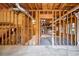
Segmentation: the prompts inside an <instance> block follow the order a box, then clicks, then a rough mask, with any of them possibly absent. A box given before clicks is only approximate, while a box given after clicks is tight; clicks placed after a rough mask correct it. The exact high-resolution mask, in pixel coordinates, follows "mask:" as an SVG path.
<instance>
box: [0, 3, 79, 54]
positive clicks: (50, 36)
mask: <svg viewBox="0 0 79 59" xmlns="http://www.w3.org/2000/svg"><path fill="white" fill-rule="evenodd" d="M78 35H79V3H0V55H11V54H12V55H21V53H20V52H17V51H19V50H20V51H22V52H25V51H27V50H28V51H30V50H31V52H32V53H33V55H34V53H35V51H36V50H37V51H36V53H37V55H38V54H40V55H42V53H43V52H44V51H45V50H44V48H43V47H45V48H47V47H48V48H50V49H48V53H47V55H53V54H51V53H53V52H57V51H58V50H56V48H58V49H60V48H61V47H63V48H61V50H62V49H66V50H67V49H70V50H71V49H74V50H75V49H77V50H78V49H79V47H78V46H79V37H78ZM24 48H25V49H24ZM28 48H29V49H30V48H31V49H30V50H29V49H28ZM32 48H33V49H32ZM40 49H42V50H40ZM53 49H54V50H53ZM15 50H16V51H15ZM49 50H51V51H52V52H51V51H49ZM55 50H56V51H55ZM33 51H34V52H33ZM39 51H41V52H39ZM46 51H47V50H46ZM46 51H45V53H44V55H46ZM67 51H68V50H67ZM67 51H66V52H67ZM15 52H16V53H15ZM31 52H29V53H30V54H31V55H32V53H31ZM49 52H51V53H49ZM61 52H62V51H61ZM76 52H77V51H76ZM13 53H14V54H13ZM29 53H28V52H26V54H23V55H30V54H29ZM58 53H60V51H58ZM64 53H65V52H64ZM71 54H73V51H72V52H71ZM35 55H36V54H35ZM57 55H63V52H62V53H60V54H57ZM77 55H79V52H77Z"/></svg>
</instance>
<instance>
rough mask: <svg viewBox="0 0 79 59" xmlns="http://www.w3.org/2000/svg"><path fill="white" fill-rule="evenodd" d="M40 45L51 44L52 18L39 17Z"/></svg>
mask: <svg viewBox="0 0 79 59" xmlns="http://www.w3.org/2000/svg"><path fill="white" fill-rule="evenodd" d="M40 45H52V19H45V18H41V19H40Z"/></svg>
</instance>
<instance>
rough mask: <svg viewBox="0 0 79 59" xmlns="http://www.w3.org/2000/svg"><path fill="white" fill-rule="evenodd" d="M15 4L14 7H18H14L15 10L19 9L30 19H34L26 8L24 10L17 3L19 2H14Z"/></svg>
mask: <svg viewBox="0 0 79 59" xmlns="http://www.w3.org/2000/svg"><path fill="white" fill-rule="evenodd" d="M15 5H16V7H17V8H18V9H17V8H16V10H19V11H21V12H23V13H24V14H26V15H27V16H28V17H30V18H31V19H32V20H34V18H33V17H32V16H31V15H30V14H29V12H28V10H25V9H24V8H22V7H21V6H20V5H19V3H16V4H15Z"/></svg>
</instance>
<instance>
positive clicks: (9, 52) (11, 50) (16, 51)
mask: <svg viewBox="0 0 79 59" xmlns="http://www.w3.org/2000/svg"><path fill="white" fill-rule="evenodd" d="M0 55H1V56H79V47H78V46H28V47H27V46H0Z"/></svg>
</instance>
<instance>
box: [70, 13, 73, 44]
mask: <svg viewBox="0 0 79 59" xmlns="http://www.w3.org/2000/svg"><path fill="white" fill-rule="evenodd" d="M70 37H71V39H70V40H71V45H73V43H72V42H73V38H72V13H71V15H70Z"/></svg>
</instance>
